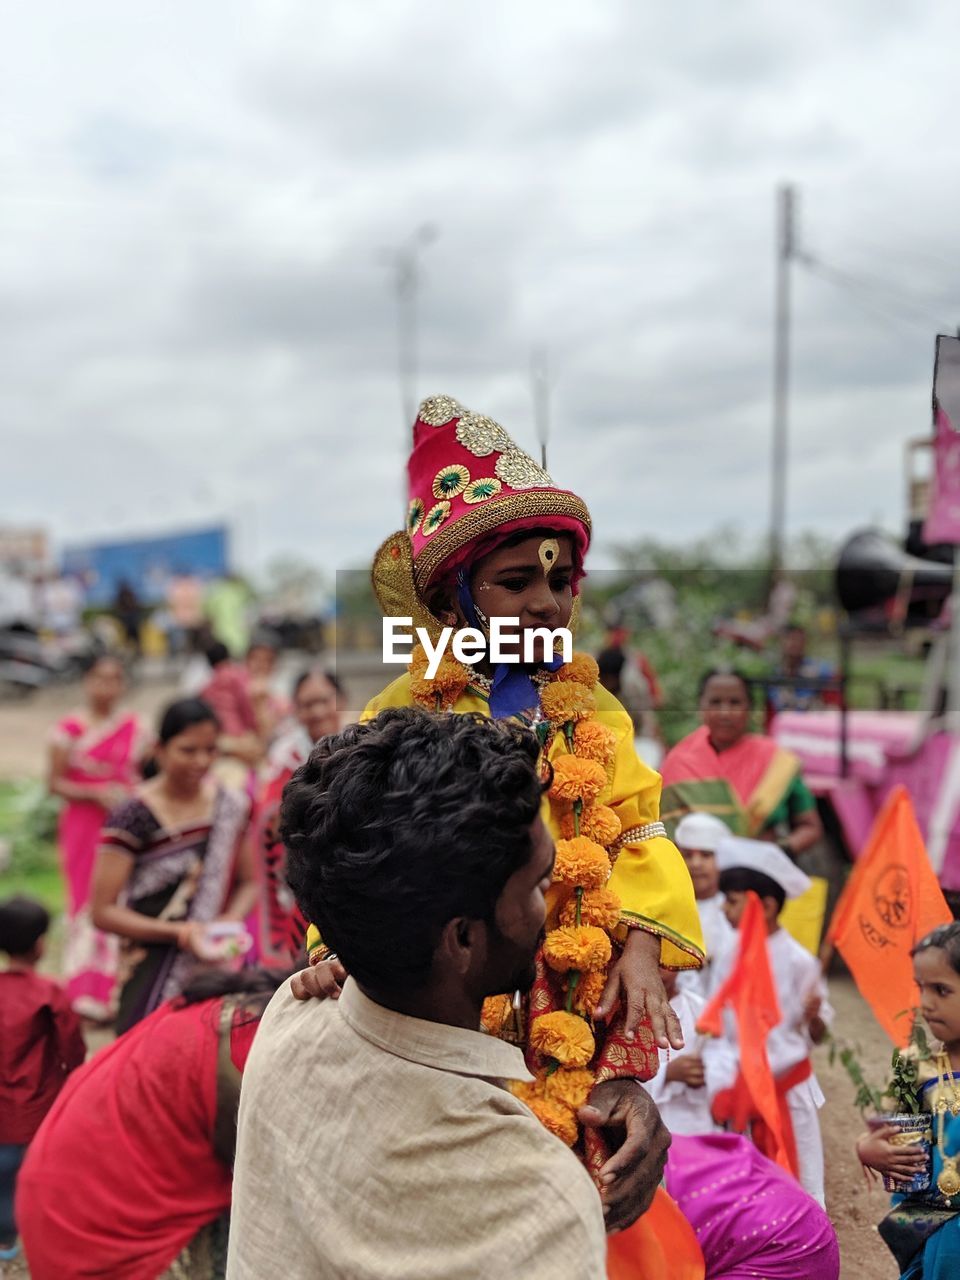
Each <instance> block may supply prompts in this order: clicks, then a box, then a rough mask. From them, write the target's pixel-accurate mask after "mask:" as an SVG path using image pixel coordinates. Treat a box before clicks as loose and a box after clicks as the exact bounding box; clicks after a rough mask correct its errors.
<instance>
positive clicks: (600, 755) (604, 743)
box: [573, 720, 617, 768]
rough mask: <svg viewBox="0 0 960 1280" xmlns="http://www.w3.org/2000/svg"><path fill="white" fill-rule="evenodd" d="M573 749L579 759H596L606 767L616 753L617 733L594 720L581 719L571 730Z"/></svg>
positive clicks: (611, 762)
mask: <svg viewBox="0 0 960 1280" xmlns="http://www.w3.org/2000/svg"><path fill="white" fill-rule="evenodd" d="M573 749H574V751H575V752H576V753H577V755H578V756H579V757H580V758H581V760H596V761H597V763H598V764H602V765H603V767H604V768H607V766H608V765H611V764H613V758H614V756H615V755H616V754H617V735H616V734H615V733H614V732H613V730H612V729H608V728H607V726H606V725H605V724H599V723H598V722H597V721H596V720H581V721H580V723H579V724H578V725H577V726H576V727H575V728H574V731H573Z"/></svg>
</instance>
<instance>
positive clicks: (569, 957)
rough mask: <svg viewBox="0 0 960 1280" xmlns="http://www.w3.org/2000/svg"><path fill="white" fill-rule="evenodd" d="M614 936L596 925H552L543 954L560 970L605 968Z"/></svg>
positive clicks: (547, 960) (550, 964)
mask: <svg viewBox="0 0 960 1280" xmlns="http://www.w3.org/2000/svg"><path fill="white" fill-rule="evenodd" d="M610 954H611V947H610V939H609V938H608V937H607V935H606V934H605V933H604V931H603V930H602V929H598V928H596V926H595V925H589V924H584V925H580V926H579V928H578V927H577V926H576V925H564V926H563V927H562V928H560V929H551V930H550V932H549V933H548V934H547V936H546V939H545V940H544V944H543V958H544V960H546V962H547V964H548V965H549V966H550V968H551V969H555V970H556V971H557V973H566V972H567V970H568V969H579V970H580V972H581V973H589V972H590V971H591V970H592V969H605V968H606V967H607V965H608V964H609V963H610Z"/></svg>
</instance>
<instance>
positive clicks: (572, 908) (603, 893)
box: [560, 889, 620, 929]
mask: <svg viewBox="0 0 960 1280" xmlns="http://www.w3.org/2000/svg"><path fill="white" fill-rule="evenodd" d="M576 922H577V898H576V894H574V895H573V896H572V897H570V898H568V899H567V901H566V902H565V903H564V904H563V906H562V907H561V909H560V923H561V924H576ZM580 923H581V924H592V925H596V926H597V928H598V929H615V928H616V926H617V925H618V924H619V923H620V899H619V898H618V897H617V895H616V894H615V893H613V892H612V890H610V889H587V890H586V891H585V892H584V894H583V898H582V899H581V902H580Z"/></svg>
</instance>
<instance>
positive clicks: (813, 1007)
mask: <svg viewBox="0 0 960 1280" xmlns="http://www.w3.org/2000/svg"><path fill="white" fill-rule="evenodd" d="M821 1003H822V1001H821V999H820V997H819V996H818V995H817V993H816V991H811V993H810V994H809V995H808V996H807V998H806V1000H805V1001H804V1002H803V1020H804V1022H806V1023H808V1024H809V1023H811V1022H812V1021H813V1020H814V1018H817V1017H819V1015H820V1005H821Z"/></svg>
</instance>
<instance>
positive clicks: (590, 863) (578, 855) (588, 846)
mask: <svg viewBox="0 0 960 1280" xmlns="http://www.w3.org/2000/svg"><path fill="white" fill-rule="evenodd" d="M556 854H557V858H556V862H555V863H554V864H553V878H554V881H556V882H557V883H559V884H569V885H574V886H580V887H581V888H583V889H599V888H601V887H602V886H603V885H605V884H606V883H607V880H608V879H609V876H610V859H609V857H608V856H607V851H606V849H604V847H603V845H600V844H596V843H595V842H594V841H593V840H588V839H587V837H586V836H574V837H573V839H572V840H558V841H557V843H556Z"/></svg>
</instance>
